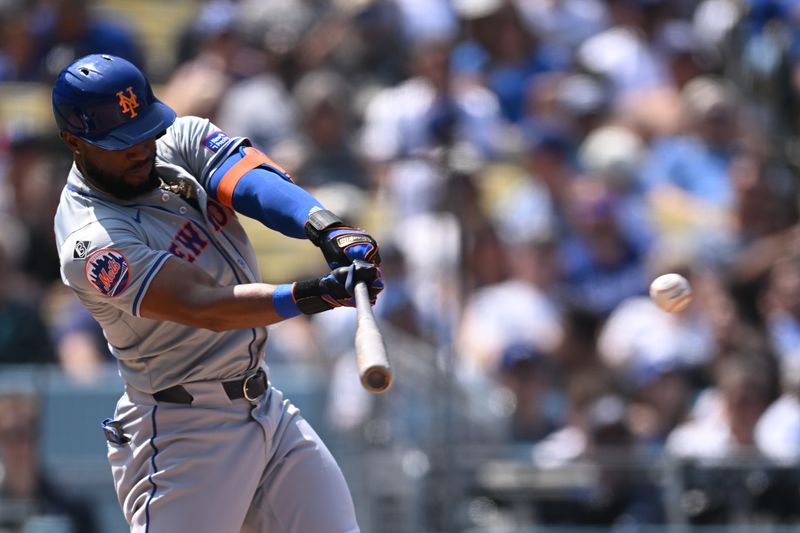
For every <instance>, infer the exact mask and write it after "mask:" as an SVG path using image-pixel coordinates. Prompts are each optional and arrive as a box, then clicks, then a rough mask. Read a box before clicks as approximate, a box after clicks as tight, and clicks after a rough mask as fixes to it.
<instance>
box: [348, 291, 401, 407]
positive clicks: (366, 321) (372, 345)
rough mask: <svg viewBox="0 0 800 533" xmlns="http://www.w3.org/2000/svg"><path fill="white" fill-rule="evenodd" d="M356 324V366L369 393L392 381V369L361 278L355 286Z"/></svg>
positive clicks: (386, 387) (381, 388)
mask: <svg viewBox="0 0 800 533" xmlns="http://www.w3.org/2000/svg"><path fill="white" fill-rule="evenodd" d="M354 293H355V299H356V310H357V313H358V316H357V325H356V339H355V348H356V365H357V366H358V375H359V377H360V378H361V384H362V385H363V386H364V388H365V389H367V390H368V391H370V392H384V391H385V390H386V389H388V388H389V385H391V384H392V370H391V367H390V366H389V358H388V356H387V354H386V344H385V343H384V341H383V336H382V335H381V332H380V330H379V329H378V324H377V323H376V322H375V315H374V314H373V313H372V304H371V303H370V300H369V291H368V290H367V285H366V284H365V283H364V282H363V281H359V282H358V283H356V286H355V289H354Z"/></svg>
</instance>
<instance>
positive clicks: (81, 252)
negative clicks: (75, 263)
mask: <svg viewBox="0 0 800 533" xmlns="http://www.w3.org/2000/svg"><path fill="white" fill-rule="evenodd" d="M91 243H92V241H75V248H74V249H73V250H72V258H73V259H86V252H88V251H89V245H90V244H91Z"/></svg>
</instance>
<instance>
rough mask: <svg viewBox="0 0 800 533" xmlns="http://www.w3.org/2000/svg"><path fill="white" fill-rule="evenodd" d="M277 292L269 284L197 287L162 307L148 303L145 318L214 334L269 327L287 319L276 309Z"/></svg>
mask: <svg viewBox="0 0 800 533" xmlns="http://www.w3.org/2000/svg"><path fill="white" fill-rule="evenodd" d="M275 288H276V286H275V285H269V284H266V283H250V284H245V285H235V286H231V287H195V288H193V289H192V290H191V291H188V292H185V293H182V294H173V295H171V296H170V297H169V298H167V299H166V300H165V301H163V302H161V303H160V304H159V303H155V302H153V301H147V300H146V301H145V302H144V303H143V306H142V316H144V317H145V318H151V319H155V320H170V321H172V322H178V323H179V324H184V325H187V326H192V327H196V328H204V329H210V330H213V331H229V330H234V329H248V328H254V327H262V326H267V325H270V324H274V323H276V322H280V321H281V320H283V319H284V317H282V316H281V315H280V314H278V312H277V311H276V310H275V307H274V305H273V292H274V291H275Z"/></svg>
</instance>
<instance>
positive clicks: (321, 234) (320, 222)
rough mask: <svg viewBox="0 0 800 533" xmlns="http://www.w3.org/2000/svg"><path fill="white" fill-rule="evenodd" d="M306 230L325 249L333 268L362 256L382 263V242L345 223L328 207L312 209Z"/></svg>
mask: <svg viewBox="0 0 800 533" xmlns="http://www.w3.org/2000/svg"><path fill="white" fill-rule="evenodd" d="M306 234H307V235H308V238H309V239H310V240H311V242H313V243H314V244H315V245H317V246H319V248H320V250H322V255H324V256H325V261H327V262H328V266H329V267H330V268H331V270H335V269H337V268H339V267H343V266H348V265H350V264H351V263H352V262H353V261H356V260H361V261H366V262H368V263H372V264H374V265H376V266H380V264H381V256H380V252H379V250H378V242H377V241H376V240H375V239H374V238H373V237H372V235H370V234H369V233H367V232H366V231H364V230H362V229H359V228H353V227H350V226H347V225H346V224H344V223H343V222H342V221H341V220H340V219H339V218H338V217H337V216H336V215H334V214H333V213H331V212H330V211H327V210H320V211H316V212H314V213H312V214H311V215H310V216H309V220H308V222H307V223H306Z"/></svg>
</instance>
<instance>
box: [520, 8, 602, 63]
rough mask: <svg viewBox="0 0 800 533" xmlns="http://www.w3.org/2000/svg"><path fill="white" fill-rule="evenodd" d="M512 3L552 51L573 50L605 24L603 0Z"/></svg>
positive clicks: (559, 52) (567, 51) (566, 51)
mask: <svg viewBox="0 0 800 533" xmlns="http://www.w3.org/2000/svg"><path fill="white" fill-rule="evenodd" d="M515 4H516V5H517V8H518V9H519V11H520V15H521V16H522V19H523V20H524V21H525V23H526V24H527V25H528V26H529V27H530V28H531V30H532V32H533V33H534V34H536V35H538V36H539V39H540V41H541V46H547V47H550V48H554V49H555V50H554V52H553V54H558V55H572V54H574V51H575V49H576V48H577V47H578V46H579V45H580V44H581V43H583V42H584V41H586V40H587V39H588V38H589V37H592V36H593V35H596V34H597V33H599V32H600V31H602V30H603V29H605V28H606V26H607V25H608V10H607V7H606V5H605V4H606V3H605V2H601V1H599V0H559V1H556V2H538V1H533V2H531V1H526V0H516V2H515Z"/></svg>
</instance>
